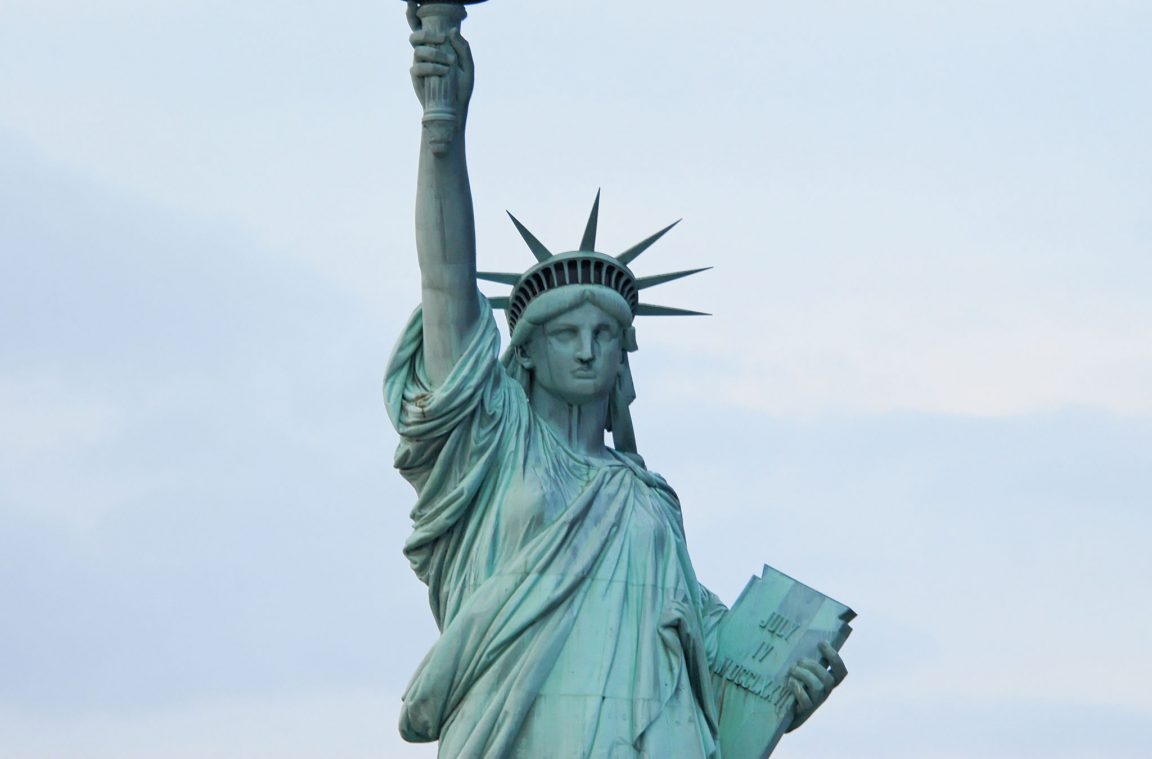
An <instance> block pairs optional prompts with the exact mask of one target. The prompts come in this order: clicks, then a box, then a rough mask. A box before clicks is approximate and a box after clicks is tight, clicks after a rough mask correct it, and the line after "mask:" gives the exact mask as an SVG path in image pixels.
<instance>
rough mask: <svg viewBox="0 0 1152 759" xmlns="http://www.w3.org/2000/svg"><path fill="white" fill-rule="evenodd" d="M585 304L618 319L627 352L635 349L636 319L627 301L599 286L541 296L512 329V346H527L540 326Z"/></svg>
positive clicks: (577, 286) (529, 305) (612, 291)
mask: <svg viewBox="0 0 1152 759" xmlns="http://www.w3.org/2000/svg"><path fill="white" fill-rule="evenodd" d="M585 303H591V304H592V305H594V306H596V307H597V308H599V309H600V310H601V311H603V312H605V313H606V314H609V315H610V316H612V317H613V318H614V319H616V321H617V322H618V323H619V324H620V329H621V333H622V334H621V340H622V342H623V344H624V349H625V350H627V351H629V352H631V351H634V350H636V333H635V331H634V330H633V327H632V320H633V319H634V318H635V317H634V316H633V314H632V309H631V307H630V306H629V305H628V301H626V300H624V298H623V297H621V295H620V294H619V293H618V292H616V291H615V290H610V289H609V288H607V287H601V286H599V285H569V286H567V287H558V288H556V289H554V290H549V291H548V292H545V293H541V294H540V295H539V296H537V297H536V298H535V299H534V300H533V301H532V302H531V303H529V304H528V307H527V308H526V309H525V310H524V313H523V314H522V315H521V316H520V319H519V320H518V321H517V322H516V326H515V328H513V330H512V343H511V345H512V347H513V348H518V347H520V346H521V345H527V344H528V341H529V340H531V339H532V334H533V333H534V332H535V331H536V329H537V328H538V327H541V326H543V325H544V324H545V323H547V322H549V321H551V320H552V319H555V318H556V317H557V316H560V315H561V314H566V313H568V312H569V311H572V310H574V309H577V308H579V307H580V306H582V305H584V304H585Z"/></svg>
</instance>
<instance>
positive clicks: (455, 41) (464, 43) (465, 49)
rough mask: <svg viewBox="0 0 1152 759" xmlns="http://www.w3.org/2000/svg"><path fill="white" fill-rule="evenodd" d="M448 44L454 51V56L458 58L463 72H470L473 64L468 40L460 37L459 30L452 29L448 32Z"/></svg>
mask: <svg viewBox="0 0 1152 759" xmlns="http://www.w3.org/2000/svg"><path fill="white" fill-rule="evenodd" d="M448 44H449V45H451V46H452V49H453V50H455V51H456V55H457V56H458V57H459V58H460V68H462V69H464V70H465V71H471V70H472V68H473V66H474V65H475V62H474V61H473V60H472V46H471V45H469V44H468V40H466V39H464V38H463V37H462V36H461V35H460V30H459V29H458V28H456V27H452V28H451V29H449V30H448Z"/></svg>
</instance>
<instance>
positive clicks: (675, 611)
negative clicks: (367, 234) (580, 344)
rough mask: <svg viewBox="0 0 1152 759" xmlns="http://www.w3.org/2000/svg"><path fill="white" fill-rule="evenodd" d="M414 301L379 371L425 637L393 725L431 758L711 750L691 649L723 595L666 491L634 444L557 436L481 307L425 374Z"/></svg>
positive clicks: (707, 643)
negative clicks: (445, 358) (577, 445)
mask: <svg viewBox="0 0 1152 759" xmlns="http://www.w3.org/2000/svg"><path fill="white" fill-rule="evenodd" d="M421 346H422V327H421V311H420V309H417V311H416V313H415V314H414V315H413V316H412V318H411V320H410V321H409V323H408V325H407V327H406V329H405V331H404V333H403V335H402V336H401V338H400V341H399V343H398V344H397V346H396V349H395V352H394V354H393V356H392V360H391V361H390V364H389V368H388V374H387V378H386V380H385V397H386V401H387V405H388V411H389V415H390V417H391V419H392V421H393V423H394V424H395V426H396V429H397V431H398V432H399V433H400V437H401V441H400V444H399V447H398V449H397V452H396V458H395V465H396V467H397V468H398V469H399V470H400V472H401V474H402V475H403V476H404V477H405V478H406V479H407V480H408V481H409V482H410V483H411V484H412V485H413V486H414V487H415V489H416V491H417V494H418V497H417V501H416V505H415V506H414V508H413V510H412V521H413V531H412V535H411V536H410V537H409V539H408V541H407V543H406V544H405V548H404V551H405V554H406V555H407V557H408V559H409V561H410V562H411V565H412V568H413V570H414V571H415V573H416V575H417V576H418V577H419V578H420V580H422V581H423V582H424V583H426V584H427V586H428V597H429V602H430V605H431V607H432V613H433V615H434V617H435V619H436V623H437V625H438V626H439V628H440V632H441V635H440V638H439V640H437V641H436V643H435V644H434V645H433V646H432V648H431V650H430V651H429V652H428V654H427V656H426V657H425V658H424V660H423V662H422V663H421V664H420V666H419V668H418V669H417V671H416V673H415V675H414V676H413V678H412V681H411V683H410V684H409V686H408V689H407V691H406V692H405V694H404V704H403V708H402V712H401V720H400V731H401V734H402V736H403V737H404V738H405V739H406V740H409V741H418V742H421V741H436V740H438V741H439V742H440V746H439V753H440V756H442V757H453V758H455V757H558V758H561V759H563V758H567V757H573V758H575V757H602V756H604V757H669V756H676V757H686V758H691V757H718V756H719V749H718V746H717V743H716V715H715V704H714V699H713V695H712V691H711V681H710V676H709V666H708V654H709V650H712V651H713V652H714V650H715V628H716V625H717V623H718V621H719V619H720V617H721V616H722V615H723V614H724V612H725V608H724V606H723V605H722V604H720V602H719V600H718V599H716V597H715V596H713V595H712V594H711V593H710V592H708V591H707V590H706V589H705V588H703V587H702V586H701V585H700V584H699V583H698V582H697V580H696V576H695V572H694V570H693V568H692V564H691V561H690V560H689V558H688V553H687V547H686V544H685V540H684V528H683V522H682V519H681V514H680V505H679V502H678V500H677V498H676V494H675V493H674V492H673V491H672V489H671V488H670V487H669V486H668V484H667V483H666V482H665V481H664V480H663V478H661V477H660V476H659V475H656V474H653V473H652V472H649V471H648V470H647V469H645V467H644V466H643V464H642V462H640V460H639V457H637V456H629V455H625V454H621V453H617V452H615V451H610V454H611V457H610V459H608V460H602V459H591V458H588V457H586V456H583V455H581V454H580V453H578V452H576V451H574V450H572V449H571V448H570V447H569V446H568V445H567V444H566V443H565V442H564V441H563V440H562V439H560V437H558V436H557V435H556V433H555V432H554V431H553V430H552V429H551V428H550V427H549V425H548V424H547V423H545V422H544V421H543V420H541V419H540V418H538V417H537V416H536V415H535V414H534V412H533V410H532V408H531V406H530V405H529V403H528V398H527V396H526V394H525V392H524V389H523V388H522V387H521V386H520V384H519V383H518V382H516V381H515V380H514V379H512V378H511V377H510V376H509V375H508V373H507V372H506V370H505V369H504V367H503V366H502V365H501V364H500V362H499V361H497V352H498V347H499V336H498V333H497V331H496V327H495V323H494V321H493V319H492V318H491V316H487V317H485V318H484V319H482V320H480V323H479V324H478V325H477V327H476V329H475V331H474V332H473V334H472V335H471V337H470V339H469V340H468V344H467V348H466V349H465V350H464V352H463V355H461V356H460V358H459V360H458V361H457V362H456V365H455V366H454V368H453V369H452V371H451V373H450V374H449V376H448V377H447V378H446V379H445V380H444V382H443V383H441V384H440V385H439V386H435V387H433V386H432V385H431V383H430V382H429V381H428V378H427V375H426V374H425V371H424V366H423V354H422V347H421Z"/></svg>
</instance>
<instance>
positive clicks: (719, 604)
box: [700, 584, 728, 665]
mask: <svg viewBox="0 0 1152 759" xmlns="http://www.w3.org/2000/svg"><path fill="white" fill-rule="evenodd" d="M727 613H728V607H727V606H725V605H724V602H723V601H721V600H720V597H719V596H717V595H716V594H715V593H713V592H712V591H710V590H708V588H706V587H704V585H703V584H701V585H700V625H701V627H702V628H703V632H704V650H705V651H706V652H707V655H708V664H710V665H711V664H715V663H716V651H717V649H718V648H719V646H720V635H719V632H720V622H721V621H722V620H723V619H724V616H725V615H726V614H727Z"/></svg>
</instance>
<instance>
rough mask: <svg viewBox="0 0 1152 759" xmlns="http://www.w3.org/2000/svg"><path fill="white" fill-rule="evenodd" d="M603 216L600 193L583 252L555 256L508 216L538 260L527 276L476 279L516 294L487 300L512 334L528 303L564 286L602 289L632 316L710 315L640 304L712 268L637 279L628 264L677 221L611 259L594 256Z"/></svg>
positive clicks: (501, 274) (495, 274)
mask: <svg viewBox="0 0 1152 759" xmlns="http://www.w3.org/2000/svg"><path fill="white" fill-rule="evenodd" d="M599 213H600V193H599V192H597V193H596V200H595V202H593V204H592V213H591V214H589V216H588V223H587V224H586V225H585V227H584V236H583V237H582V238H581V240H580V248H579V250H573V251H569V252H567V253H559V254H553V253H552V252H551V251H549V250H548V248H546V247H544V244H543V243H541V242H540V241H539V240H537V239H536V236H535V235H533V234H532V233H531V232H529V231H528V229H527V228H526V227H525V226H524V225H523V224H521V223H520V221H519V220H518V219H517V218H516V217H515V216H513V215H512V214H511V213H509V214H508V217H509V218H510V219H512V223H513V224H514V225H516V230H517V231H518V232H519V233H520V236H521V237H523V238H524V242H525V243H527V244H528V248H529V250H531V251H532V254H533V255H534V256H535V257H536V263H535V264H534V265H533V266H532V267H531V268H530V269H528V271H526V272H524V273H523V274H514V273H504V272H492V271H481V272H476V277H477V278H478V279H483V280H487V281H489V282H501V283H503V284H506V285H512V292H511V293H510V294H509V295H508V296H506V297H495V298H489V299H488V300H489V302H490V303H491V304H492V307H493V308H498V309H499V308H502V309H504V310H506V311H507V314H508V328H509V330H515V329H516V322H517V321H519V320H520V317H521V316H523V315H524V310H525V309H526V308H527V307H528V304H529V303H531V302H532V301H533V300H535V299H536V298H537V297H539V296H540V295H542V294H543V293H546V292H548V291H549V290H554V289H556V288H558V287H564V286H566V285H598V286H600V287H606V288H608V289H609V290H613V291H614V292H616V293H618V294H619V295H620V297H622V298H623V299H624V301H625V302H626V303H627V304H628V308H629V309H631V311H632V315H633V316H706V315H707V314H704V313H703V312H701V311H688V310H686V309H682V308H671V307H669V306H657V305H653V304H651V303H641V302H640V291H641V290H644V289H646V288H649V287H653V286H655V285H661V284H664V283H665V282H671V281H672V280H674V279H680V278H681V277H687V276H689V275H692V274H698V273H699V272H702V271H707V270H708V269H710V268H712V267H710V266H706V267H704V268H701V269H689V270H687V271H677V272H671V273H668V274H658V275H655V276H651V277H637V276H636V275H635V274H633V273H632V270H631V269H629V268H628V264H630V263H632V262H633V261H634V260H636V258H638V257H639V256H640V254H641V253H643V252H644V251H646V250H647V249H648V248H649V247H650V246H651V245H652V244H653V243H654V242H656V241H657V240H659V239H660V238H661V237H663V236H664V234H665V233H666V232H668V230H670V229H672V227H674V226H676V225H677V224H679V223H680V222H679V221H675V222H673V223H671V224H669V225H668V226H666V227H664V228H663V229H661V230H660V231H659V232H656V233H655V234H653V235H651V236H649V237H647V238H645V239H643V240H641V241H640V242H638V243H636V244H635V245H633V246H632V247H631V248H629V249H628V250H626V251H624V252H623V253H620V254H619V255H616V256H610V255H607V254H605V253H598V252H597V251H596V250H595V247H596V225H597V220H598V217H599Z"/></svg>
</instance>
